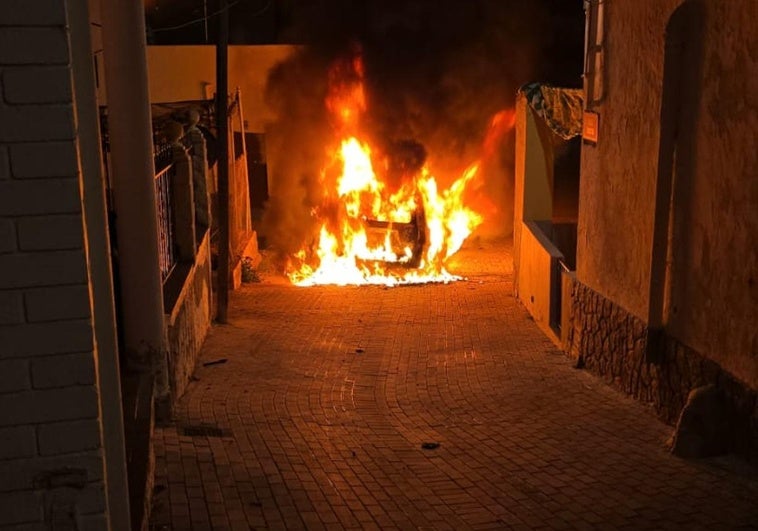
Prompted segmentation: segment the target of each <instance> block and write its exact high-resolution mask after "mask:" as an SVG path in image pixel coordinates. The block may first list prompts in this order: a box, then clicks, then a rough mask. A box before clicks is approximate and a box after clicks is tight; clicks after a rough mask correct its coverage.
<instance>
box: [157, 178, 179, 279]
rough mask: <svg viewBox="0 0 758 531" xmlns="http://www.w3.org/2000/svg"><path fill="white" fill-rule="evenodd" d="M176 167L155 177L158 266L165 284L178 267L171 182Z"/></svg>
mask: <svg viewBox="0 0 758 531" xmlns="http://www.w3.org/2000/svg"><path fill="white" fill-rule="evenodd" d="M174 171H175V168H174V165H173V164H169V165H168V166H165V167H164V168H163V169H161V170H160V171H159V172H158V174H157V175H156V176H155V200H156V203H157V204H156V207H157V212H158V264H159V266H160V270H161V280H163V281H164V282H165V281H166V279H167V278H168V276H169V275H170V274H171V271H172V270H173V269H174V266H175V265H176V251H175V245H174V216H173V211H172V205H171V181H172V179H173V176H174Z"/></svg>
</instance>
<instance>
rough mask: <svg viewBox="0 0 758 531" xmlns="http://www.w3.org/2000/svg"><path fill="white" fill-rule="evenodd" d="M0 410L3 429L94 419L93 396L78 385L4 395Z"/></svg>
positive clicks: (88, 387)
mask: <svg viewBox="0 0 758 531" xmlns="http://www.w3.org/2000/svg"><path fill="white" fill-rule="evenodd" d="M0 408H2V410H3V412H4V414H3V417H2V419H0V425H6V426H15V425H19V424H28V423H34V424H40V423H43V422H59V421H62V420H76V419H86V418H96V417H97V412H98V409H97V392H96V391H95V388H94V386H92V385H80V386H71V387H61V388H56V389H34V390H29V391H22V392H20V393H6V394H2V395H0ZM0 469H1V467H0ZM0 475H1V474H0Z"/></svg>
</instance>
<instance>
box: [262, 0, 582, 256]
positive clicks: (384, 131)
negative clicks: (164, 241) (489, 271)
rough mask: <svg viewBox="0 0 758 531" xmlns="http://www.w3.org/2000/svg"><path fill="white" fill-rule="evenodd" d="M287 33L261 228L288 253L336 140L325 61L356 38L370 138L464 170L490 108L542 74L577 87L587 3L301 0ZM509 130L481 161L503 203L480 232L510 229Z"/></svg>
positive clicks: (307, 225)
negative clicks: (297, 46)
mask: <svg viewBox="0 0 758 531" xmlns="http://www.w3.org/2000/svg"><path fill="white" fill-rule="evenodd" d="M292 9H293V10H292V12H291V17H290V20H291V21H292V25H291V26H290V27H288V28H287V29H286V31H285V35H286V37H285V39H286V40H289V41H291V42H298V43H302V44H303V48H302V49H301V50H300V51H299V52H298V53H297V54H295V55H294V56H293V57H292V58H291V59H290V60H289V61H287V62H285V63H283V64H280V65H279V66H278V67H277V68H275V69H274V70H273V71H272V73H271V76H270V79H269V82H268V86H267V101H268V103H269V105H270V106H271V108H272V109H273V110H274V112H275V114H276V116H277V120H276V121H275V122H274V123H271V124H270V125H269V127H268V128H267V131H266V133H267V145H268V159H269V167H270V171H271V172H272V173H271V175H270V179H269V181H270V183H271V190H270V192H271V199H270V201H269V203H268V205H267V211H266V214H265V216H264V224H263V226H262V231H263V232H264V234H265V235H266V236H267V239H268V241H269V242H270V243H273V244H274V245H275V246H276V247H277V248H279V249H280V250H281V251H283V252H284V253H289V252H292V251H294V250H296V249H297V248H299V247H300V246H301V245H302V243H303V242H304V241H305V240H306V239H307V238H308V237H310V235H311V234H312V231H313V226H312V219H311V216H310V212H311V209H312V208H313V207H314V206H315V205H317V204H318V202H319V190H318V173H319V170H320V168H321V165H322V164H323V161H324V154H325V149H326V147H327V144H328V142H329V140H330V139H331V132H330V125H329V117H328V116H327V113H326V110H325V107H324V96H325V94H326V88H327V83H326V80H327V74H328V70H329V66H330V65H331V64H332V63H333V62H334V61H335V60H338V59H340V58H342V57H344V56H345V55H346V54H349V53H350V51H351V50H354V49H355V47H356V46H358V47H359V48H360V50H361V53H362V57H363V62H364V65H365V85H366V92H367V102H368V110H367V114H366V116H365V120H364V125H365V126H366V130H367V131H368V134H370V137H371V141H372V144H375V145H378V146H380V147H384V148H387V149H390V146H393V145H397V144H398V142H401V143H402V142H404V141H411V142H417V143H419V144H420V145H422V146H423V147H424V149H425V151H426V153H428V159H429V161H430V163H431V164H434V167H435V168H437V169H438V171H440V172H441V173H443V174H445V175H439V176H438V177H440V178H441V180H442V181H445V177H446V176H450V178H449V179H448V180H451V179H452V176H457V175H458V174H459V173H460V171H462V170H463V169H464V168H465V166H466V165H467V164H468V163H470V162H472V161H473V160H475V159H476V158H477V157H479V156H480V155H481V149H482V142H483V139H484V135H485V133H486V131H487V128H488V124H489V121H490V119H491V118H492V116H493V115H494V114H495V113H496V112H498V111H499V110H502V109H512V108H513V106H514V101H515V94H516V90H517V89H518V87H519V86H521V85H522V84H524V83H526V82H530V81H534V80H539V81H545V82H550V83H553V84H559V85H564V86H578V85H579V83H580V74H581V53H582V46H583V37H582V32H583V11H582V2H581V0H543V1H538V0H465V1H464V0H457V1H451V0H428V1H424V0H395V1H392V0H381V1H380V0H366V1H360V2H358V1H354V0H309V1H308V0H302V1H300V2H295V3H293V7H292ZM512 172H513V133H512V132H511V133H509V134H507V135H505V136H504V137H503V138H502V139H501V141H500V144H499V145H498V147H497V150H496V154H495V157H494V160H490V161H489V162H488V163H487V165H486V167H485V168H484V184H483V187H482V188H483V191H484V193H485V194H487V195H488V196H489V198H490V200H491V203H492V204H493V205H494V206H495V209H496V211H494V212H490V213H489V215H488V218H489V219H488V222H487V223H486V224H485V226H484V227H483V230H482V234H484V235H504V234H508V233H509V232H510V231H511V230H512V187H513V176H512Z"/></svg>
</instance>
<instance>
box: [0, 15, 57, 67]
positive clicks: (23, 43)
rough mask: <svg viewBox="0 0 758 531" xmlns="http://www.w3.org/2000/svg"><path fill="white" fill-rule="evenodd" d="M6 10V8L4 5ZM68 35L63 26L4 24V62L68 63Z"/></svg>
mask: <svg viewBox="0 0 758 531" xmlns="http://www.w3.org/2000/svg"><path fill="white" fill-rule="evenodd" d="M3 11H6V9H5V6H3ZM68 62H69V58H68V39H67V37H66V31H65V29H64V28H63V27H62V26H61V27H47V28H43V27H13V26H11V27H1V26H0V64H6V65H23V64H28V65H65V64H68Z"/></svg>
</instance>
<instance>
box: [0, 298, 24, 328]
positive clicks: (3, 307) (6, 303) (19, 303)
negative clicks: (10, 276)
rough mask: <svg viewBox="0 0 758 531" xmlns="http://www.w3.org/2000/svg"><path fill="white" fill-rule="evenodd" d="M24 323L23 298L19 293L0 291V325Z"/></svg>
mask: <svg viewBox="0 0 758 531" xmlns="http://www.w3.org/2000/svg"><path fill="white" fill-rule="evenodd" d="M23 321H24V298H23V295H22V293H21V292H20V291H0V325H6V324H18V323H22V322H23Z"/></svg>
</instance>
